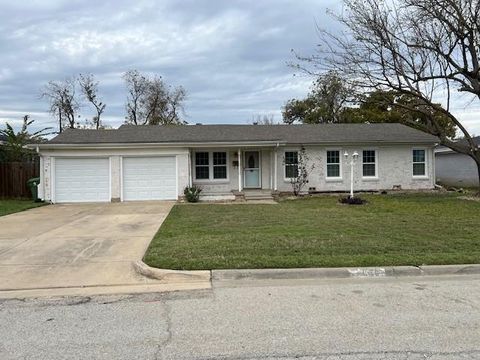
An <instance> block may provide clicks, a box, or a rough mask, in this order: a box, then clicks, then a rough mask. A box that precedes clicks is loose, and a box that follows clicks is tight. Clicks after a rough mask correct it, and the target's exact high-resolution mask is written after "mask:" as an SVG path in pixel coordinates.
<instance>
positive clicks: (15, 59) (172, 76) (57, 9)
mask: <svg viewBox="0 0 480 360" xmlns="http://www.w3.org/2000/svg"><path fill="white" fill-rule="evenodd" d="M338 7H339V1H338V0H301V1H300V0H291V1H287V0H262V1H259V0H257V1H247V0H244V1H242V0H240V1H222V0H218V1H215V0H181V1H180V0H178V1H173V0H172V1H170V0H157V1H151V0H136V1H126V0H116V1H98V0H97V1H91V0H68V1H64V0H29V1H12V0H0V9H1V11H0V54H1V55H0V126H1V123H2V122H5V121H9V122H11V123H14V124H19V123H20V121H21V117H22V116H23V115H24V114H31V115H32V117H33V118H34V119H36V120H37V126H38V127H40V126H42V127H44V126H56V123H55V121H54V120H53V119H52V118H51V117H50V115H49V114H48V113H47V112H46V110H47V103H46V102H45V101H44V100H41V99H39V94H40V92H41V88H42V86H44V85H45V84H46V83H47V82H48V81H49V80H63V79H65V78H66V77H68V76H72V75H76V74H78V73H92V74H94V75H95V76H96V78H97V79H98V80H99V81H100V95H101V97H103V99H104V100H105V102H106V104H107V108H106V111H105V115H104V116H103V119H104V122H105V123H106V124H108V125H110V126H113V127H116V126H118V125H120V124H121V123H122V122H123V119H124V116H125V114H124V103H125V97H126V91H125V87H124V84H123V82H122V79H121V75H122V74H123V73H124V72H125V71H126V70H128V69H138V70H140V71H142V72H148V73H152V74H153V73H155V74H159V75H161V76H162V77H163V78H164V79H165V81H166V82H167V83H168V84H171V85H183V86H184V87H185V88H186V89H187V91H188V100H187V102H186V107H185V110H186V120H187V121H188V122H190V123H196V122H201V123H205V124H207V123H248V122H251V121H252V117H253V116H254V115H265V114H273V115H274V116H275V120H277V121H280V120H281V114H280V111H281V107H282V105H283V104H284V103H285V101H286V100H288V99H289V98H293V97H302V96H304V95H305V94H306V92H307V91H308V88H309V84H310V80H311V79H308V78H307V77H305V76H294V70H293V69H292V68H290V67H288V66H287V62H289V61H292V60H294V57H293V55H292V53H291V49H295V50H296V51H297V52H299V53H302V54H311V53H312V52H313V51H314V48H315V44H316V43H317V35H316V32H315V23H318V24H319V25H320V26H322V27H325V28H333V27H334V26H335V23H334V22H333V21H332V19H331V18H330V16H329V15H327V14H326V11H327V9H331V10H335V9H337V8H338ZM455 112H456V113H457V115H459V116H460V117H461V118H462V119H464V120H465V121H466V124H467V127H468V128H469V129H470V130H471V131H473V132H475V133H476V134H480V122H479V121H478V120H477V119H478V118H477V116H478V114H479V112H480V109H479V107H478V106H474V105H472V104H468V103H461V102H459V103H457V104H456V105H455ZM82 115H83V116H84V117H85V116H86V117H89V116H91V115H92V112H91V110H90V109H89V108H88V107H87V106H85V108H83V109H82Z"/></svg>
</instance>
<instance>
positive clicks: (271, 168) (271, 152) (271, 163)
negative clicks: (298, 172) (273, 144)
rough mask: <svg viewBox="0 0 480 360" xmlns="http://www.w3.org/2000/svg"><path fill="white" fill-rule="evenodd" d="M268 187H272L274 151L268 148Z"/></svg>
mask: <svg viewBox="0 0 480 360" xmlns="http://www.w3.org/2000/svg"><path fill="white" fill-rule="evenodd" d="M269 151H270V154H269V156H270V189H273V171H274V170H273V161H274V159H273V156H274V152H273V151H272V150H271V149H270V150H269Z"/></svg>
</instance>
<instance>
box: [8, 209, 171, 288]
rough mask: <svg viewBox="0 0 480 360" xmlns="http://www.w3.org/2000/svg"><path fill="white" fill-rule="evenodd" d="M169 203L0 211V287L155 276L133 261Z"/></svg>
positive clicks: (118, 281)
mask: <svg viewBox="0 0 480 360" xmlns="http://www.w3.org/2000/svg"><path fill="white" fill-rule="evenodd" d="M173 204H174V203H173V202H134V203H133V202H132V203H117V204H65V205H50V206H45V207H41V208H36V209H32V210H28V211H25V212H21V213H16V214H12V215H8V216H3V217H0V291H6V290H9V291H12V290H26V289H46V288H68V287H84V286H94V287H97V286H112V285H117V286H120V285H132V284H146V283H149V282H154V281H151V280H148V279H146V278H144V277H142V276H140V275H138V274H136V273H135V272H134V271H133V269H132V265H131V263H132V261H135V260H139V259H141V258H142V256H143V254H144V253H145V250H146V248H147V247H148V245H149V243H150V241H151V239H152V238H153V236H154V235H155V233H156V231H157V230H158V228H159V227H160V225H161V224H162V222H163V220H164V219H165V217H166V216H167V215H168V213H169V212H170V209H171V208H172V206H173Z"/></svg>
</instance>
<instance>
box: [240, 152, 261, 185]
mask: <svg viewBox="0 0 480 360" xmlns="http://www.w3.org/2000/svg"><path fill="white" fill-rule="evenodd" d="M247 152H256V153H257V154H258V168H248V169H256V170H258V186H252V187H250V186H248V187H247V186H245V184H246V180H245V175H246V171H245V170H247V167H246V165H247V160H246V159H245V154H246V153H247ZM243 162H244V163H245V167H244V168H243V170H242V172H243V187H244V188H245V189H261V188H262V152H261V151H260V150H246V151H245V150H244V151H243Z"/></svg>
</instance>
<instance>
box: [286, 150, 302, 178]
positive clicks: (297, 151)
mask: <svg viewBox="0 0 480 360" xmlns="http://www.w3.org/2000/svg"><path fill="white" fill-rule="evenodd" d="M287 152H296V153H297V171H298V153H299V152H300V150H298V149H284V150H283V166H282V173H283V174H282V175H283V181H284V182H288V183H290V182H291V181H292V179H293V178H287V177H286V173H287V171H286V170H287V164H286V163H285V157H286V156H285V153H287Z"/></svg>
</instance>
